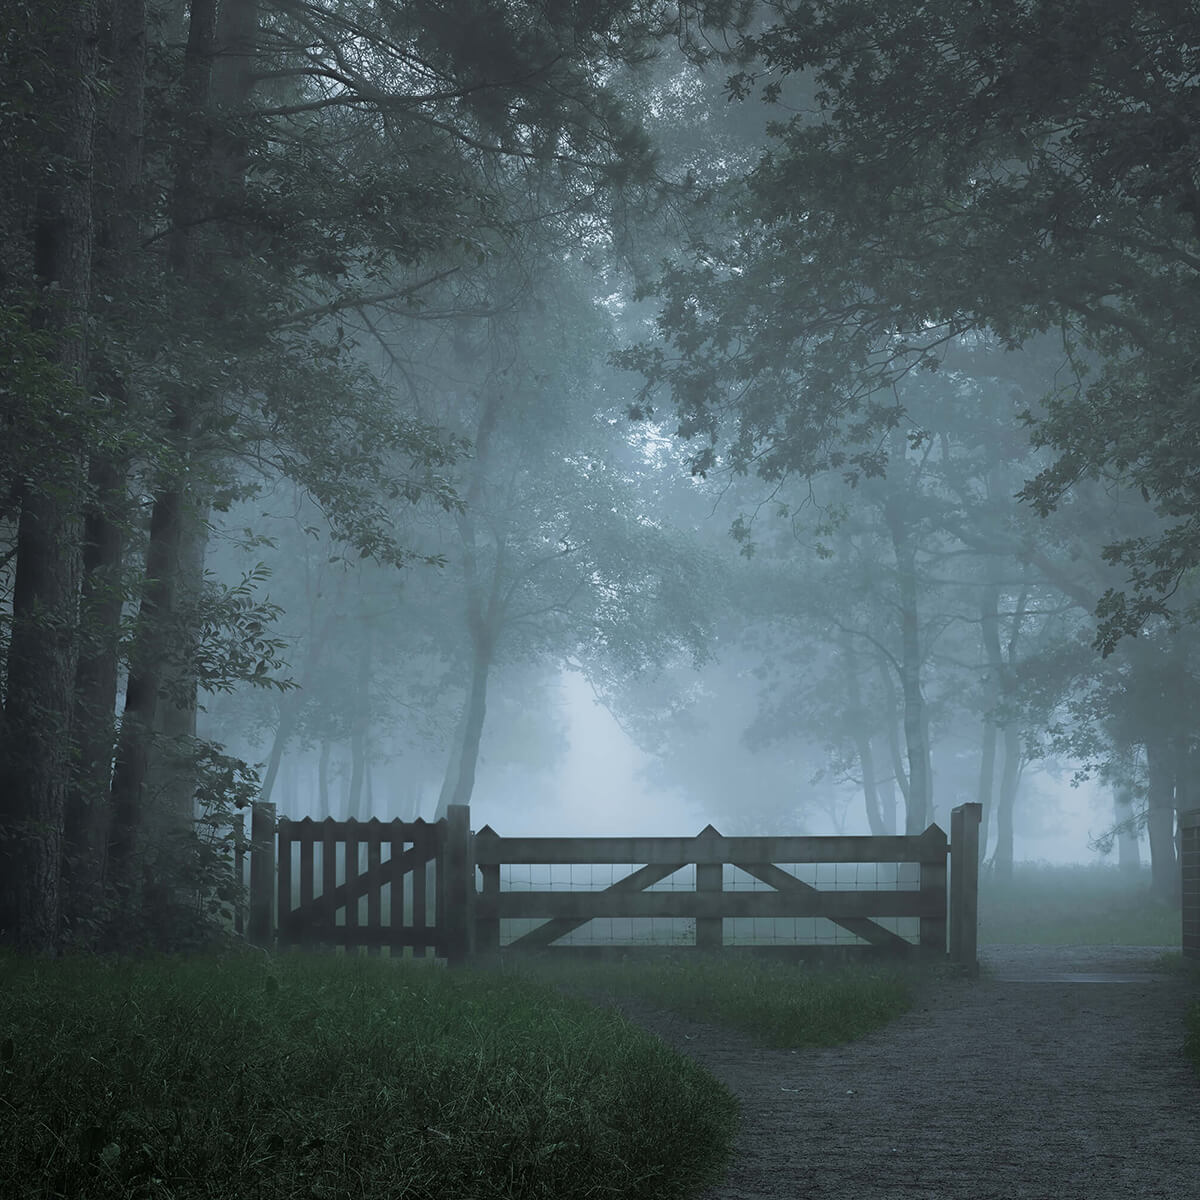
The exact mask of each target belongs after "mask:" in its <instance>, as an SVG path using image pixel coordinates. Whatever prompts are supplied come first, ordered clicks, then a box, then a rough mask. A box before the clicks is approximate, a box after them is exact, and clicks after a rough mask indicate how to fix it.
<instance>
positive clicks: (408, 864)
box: [276, 817, 447, 957]
mask: <svg viewBox="0 0 1200 1200" xmlns="http://www.w3.org/2000/svg"><path fill="white" fill-rule="evenodd" d="M446 824H447V823H446V822H445V821H444V820H443V821H438V822H435V823H432V824H431V823H428V822H426V821H423V820H420V819H418V820H416V821H388V822H383V821H379V820H371V821H335V820H333V819H332V818H331V819H329V820H325V821H314V820H312V818H311V817H305V818H304V819H303V820H302V821H289V820H287V819H286V818H283V819H281V820H280V821H279V823H278V850H277V871H278V876H277V887H278V898H277V901H276V905H277V906H276V919H277V922H278V944H279V945H280V946H281V947H282V946H288V945H305V946H312V945H322V946H344V947H347V948H352V947H358V946H366V947H367V948H368V952H369V953H372V954H378V953H379V951H380V948H381V947H384V946H386V947H388V949H389V951H390V953H392V954H393V955H396V954H400V953H402V952H403V951H404V950H405V949H406V948H407V949H410V950H411V952H412V954H413V955H415V956H417V957H422V956H424V955H425V953H426V951H427V950H429V949H433V950H434V952H435V953H438V954H444V949H443V944H442V943H443V941H444V935H445V930H446V925H447V922H446V919H445V917H446V913H445V896H444V887H443V884H444V879H443V875H444V872H443V871H442V870H441V869H440V866H439V864H440V863H441V862H442V860H443V856H444V851H445V845H446Z"/></svg>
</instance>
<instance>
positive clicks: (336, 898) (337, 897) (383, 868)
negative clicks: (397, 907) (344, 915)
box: [297, 843, 435, 921]
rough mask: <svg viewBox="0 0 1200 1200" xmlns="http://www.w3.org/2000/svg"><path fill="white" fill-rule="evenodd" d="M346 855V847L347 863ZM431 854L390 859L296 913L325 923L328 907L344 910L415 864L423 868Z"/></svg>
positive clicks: (415, 851) (415, 852)
mask: <svg viewBox="0 0 1200 1200" xmlns="http://www.w3.org/2000/svg"><path fill="white" fill-rule="evenodd" d="M331 844H332V843H331ZM349 853H350V852H349V844H347V860H348V859H349ZM434 853H435V852H434V851H433V850H431V849H430V848H428V847H425V846H413V847H411V848H409V849H408V850H405V851H404V853H403V854H401V855H399V856H398V857H396V858H389V859H388V860H387V862H381V863H379V864H378V865H376V866H375V867H373V868H368V869H367V870H366V871H363V872H361V873H359V874H357V875H355V874H351V875H350V877H349V878H348V879H347V881H346V882H345V883H341V884H338V885H337V887H335V888H333V889H332V890H331V891H329V892H326V893H324V894H322V895H320V896H317V897H316V898H315V899H314V900H313V902H312V904H311V906H310V907H309V908H307V909H305V910H303V912H301V910H299V909H298V910H297V913H298V914H299V915H300V916H302V918H303V919H304V920H306V921H307V920H308V919H309V918H310V917H312V918H313V919H316V920H325V919H326V913H327V911H328V910H329V908H330V907H331V906H332V907H333V908H335V909H338V908H343V907H345V906H346V905H348V904H350V903H351V902H353V901H356V900H358V898H359V897H360V896H366V895H369V894H370V892H371V890H372V889H373V888H379V887H381V886H382V885H383V884H385V883H391V882H393V881H395V880H396V879H398V878H399V877H401V876H402V875H403V874H404V872H406V871H411V870H413V869H414V867H416V866H417V864H418V863H419V864H420V865H421V866H422V867H424V864H425V860H426V858H432V857H433V855H434ZM331 857H332V856H331Z"/></svg>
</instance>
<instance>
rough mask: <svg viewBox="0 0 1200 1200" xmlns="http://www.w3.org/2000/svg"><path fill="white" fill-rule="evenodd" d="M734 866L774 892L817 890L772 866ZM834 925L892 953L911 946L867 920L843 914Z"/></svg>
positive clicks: (897, 893) (833, 918)
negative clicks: (773, 889)
mask: <svg viewBox="0 0 1200 1200" xmlns="http://www.w3.org/2000/svg"><path fill="white" fill-rule="evenodd" d="M734 866H736V867H738V868H739V870H742V871H745V872H746V874H747V875H753V876H754V878H755V879H759V880H761V881H762V882H763V883H766V884H770V886H771V887H773V888H775V889H777V890H778V891H779V892H780V893H782V894H784V895H793V896H807V895H809V894H811V893H813V892H816V891H817V890H818V889H817V888H815V887H813V886H812V884H809V883H805V882H804V881H803V880H802V879H797V878H796V877H795V875H793V874H792V873H791V872H790V871H785V870H783V869H782V868H780V867H777V866H775V865H774V864H773V863H744V862H739V863H734ZM864 894H867V895H870V894H874V895H905V894H907V895H910V896H911V895H914V894H918V893H913V892H908V893H904V892H887V893H879V892H876V893H864ZM874 915H875V916H883V915H884V914H883V913H882V912H880V911H878V910H875V911H874ZM914 915H915V914H914ZM829 919H830V920H831V921H832V922H833V923H834V924H835V925H840V926H841V927H842V928H843V929H844V930H846V932H847V933H852V934H854V936H855V937H860V938H862V939H863V940H864V941H867V942H870V943H871V945H872V946H888V947H890V948H891V949H893V950H896V949H899V945H898V944H897V943H900V944H902V945H903V946H905V947H907V946H908V945H910V943H909V941H908V939H907V938H902V937H901V936H900V935H899V934H898V933H895V932H893V931H892V930H890V929H885V928H884V927H883V926H882V925H877V924H876V923H875V922H874V921H871V920H869V919H868V918H866V917H860V916H849V915H847V914H846V913H845V911H844V910H843V912H842V913H841V914H839V915H838V916H836V917H830V918H829Z"/></svg>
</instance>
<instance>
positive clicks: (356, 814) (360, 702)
mask: <svg viewBox="0 0 1200 1200" xmlns="http://www.w3.org/2000/svg"><path fill="white" fill-rule="evenodd" d="M356 674H357V678H356V680H355V687H354V718H353V720H352V721H351V725H350V791H349V794H348V796H347V799H346V813H347V815H348V816H349V817H352V818H353V819H354V820H356V821H363V820H365V819H366V815H367V814H365V813H364V811H363V780H364V779H365V777H366V769H367V732H368V729H369V727H370V723H371V651H370V644H369V643H368V641H367V640H366V638H365V637H364V638H363V639H362V642H361V644H360V646H359V652H358V671H357V672H356Z"/></svg>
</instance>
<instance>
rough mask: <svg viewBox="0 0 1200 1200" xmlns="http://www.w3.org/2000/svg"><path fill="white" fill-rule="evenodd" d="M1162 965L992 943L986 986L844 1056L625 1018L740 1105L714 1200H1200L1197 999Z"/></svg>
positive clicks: (658, 1019)
mask: <svg viewBox="0 0 1200 1200" xmlns="http://www.w3.org/2000/svg"><path fill="white" fill-rule="evenodd" d="M1159 953H1160V951H1156V950H1153V949H1142V948H1121V947H1115V948H1114V947H1078V948H1075V947H1068V948H1062V949H1059V948H1053V949H1051V948H1034V947H1031V948H1023V947H1000V946H992V947H986V948H985V949H984V950H983V952H982V953H981V956H980V957H981V961H982V962H983V964H984V967H985V971H984V975H983V977H982V978H981V979H980V980H978V981H973V982H972V981H966V980H950V981H940V982H939V983H938V984H937V986H936V988H934V987H931V988H930V989H929V990H928V991H927V992H926V993H925V994H924V995H923V996H922V998H921V999H920V1000H919V1002H918V1003H917V1005H916V1006H915V1008H914V1010H913V1011H912V1012H910V1013H908V1014H907V1015H905V1016H904V1017H902V1018H901V1019H900V1020H898V1021H896V1022H894V1023H893V1024H892V1025H890V1026H889V1027H887V1028H886V1029H883V1030H880V1031H878V1032H877V1033H875V1034H872V1035H871V1036H870V1037H868V1038H865V1039H864V1040H863V1041H861V1042H856V1043H854V1044H853V1045H850V1046H845V1047H841V1048H839V1049H835V1050H802V1051H778V1050H763V1049H760V1048H757V1047H755V1046H752V1045H751V1044H750V1043H749V1041H748V1040H747V1039H745V1038H744V1037H741V1036H740V1035H737V1034H733V1033H730V1032H728V1031H726V1030H723V1029H717V1028H715V1027H713V1026H706V1025H697V1024H694V1023H692V1022H689V1021H685V1020H682V1019H680V1018H675V1017H671V1016H665V1015H663V1014H661V1013H656V1012H653V1011H651V1010H649V1009H646V1008H644V1007H641V1006H638V1005H636V1004H632V1003H631V1004H629V1005H628V1006H626V1005H624V1004H623V1005H622V1008H624V1009H625V1011H626V1012H627V1013H628V1015H629V1016H630V1017H631V1018H633V1019H634V1020H637V1021H638V1022H639V1023H641V1024H644V1025H646V1026H647V1027H648V1028H651V1029H653V1030H654V1032H656V1033H658V1034H660V1035H661V1036H662V1037H663V1038H664V1039H665V1040H667V1041H668V1042H670V1043H671V1044H672V1045H675V1046H677V1047H678V1048H679V1049H681V1050H683V1051H685V1052H687V1053H689V1054H691V1055H693V1056H694V1057H695V1058H696V1059H698V1060H699V1061H700V1062H702V1063H703V1064H704V1066H705V1067H707V1068H708V1069H709V1070H710V1071H712V1073H713V1074H714V1075H716V1076H717V1077H718V1078H719V1079H721V1080H723V1081H724V1082H725V1083H726V1084H727V1085H728V1086H729V1087H730V1088H731V1089H732V1090H733V1091H734V1092H735V1093H736V1095H737V1096H738V1097H739V1099H740V1100H741V1102H742V1109H743V1117H744V1127H743V1130H742V1133H741V1136H740V1138H739V1142H738V1146H737V1153H736V1157H735V1160H734V1163H733V1164H732V1166H731V1169H730V1171H729V1173H728V1175H727V1177H726V1179H725V1180H724V1182H723V1183H722V1184H721V1185H720V1186H718V1187H716V1188H714V1189H712V1190H710V1191H709V1192H707V1193H705V1195H704V1197H703V1198H702V1200H768V1198H769V1200H782V1198H784V1197H787V1198H789V1200H791V1198H795V1200H874V1198H875V1197H879V1198H881V1200H882V1198H883V1197H887V1198H888V1200H918V1198H919V1200H1017V1198H1029V1200H1110V1198H1112V1200H1123V1198H1125V1197H1129V1198H1130V1200H1134V1198H1137V1200H1157V1198H1160V1197H1161V1198H1163V1200H1168V1198H1169V1200H1200V1080H1198V1079H1197V1076H1196V1074H1195V1072H1194V1071H1193V1069H1192V1068H1191V1066H1190V1064H1188V1063H1187V1062H1186V1061H1185V1060H1184V1059H1183V1058H1182V1056H1181V1053H1180V1044H1181V1042H1182V1038H1183V1023H1182V1015H1183V1010H1184V1007H1185V1004H1186V1002H1187V1000H1188V998H1189V996H1190V995H1192V993H1190V992H1189V990H1188V988H1187V986H1186V985H1185V984H1184V983H1183V982H1182V981H1181V980H1179V979H1177V978H1172V977H1162V976H1156V975H1154V974H1152V972H1151V967H1152V964H1153V961H1154V960H1155V959H1156V958H1157V957H1158V955H1159ZM1085 980H1086V981H1085ZM1101 980H1102V982H1101Z"/></svg>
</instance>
